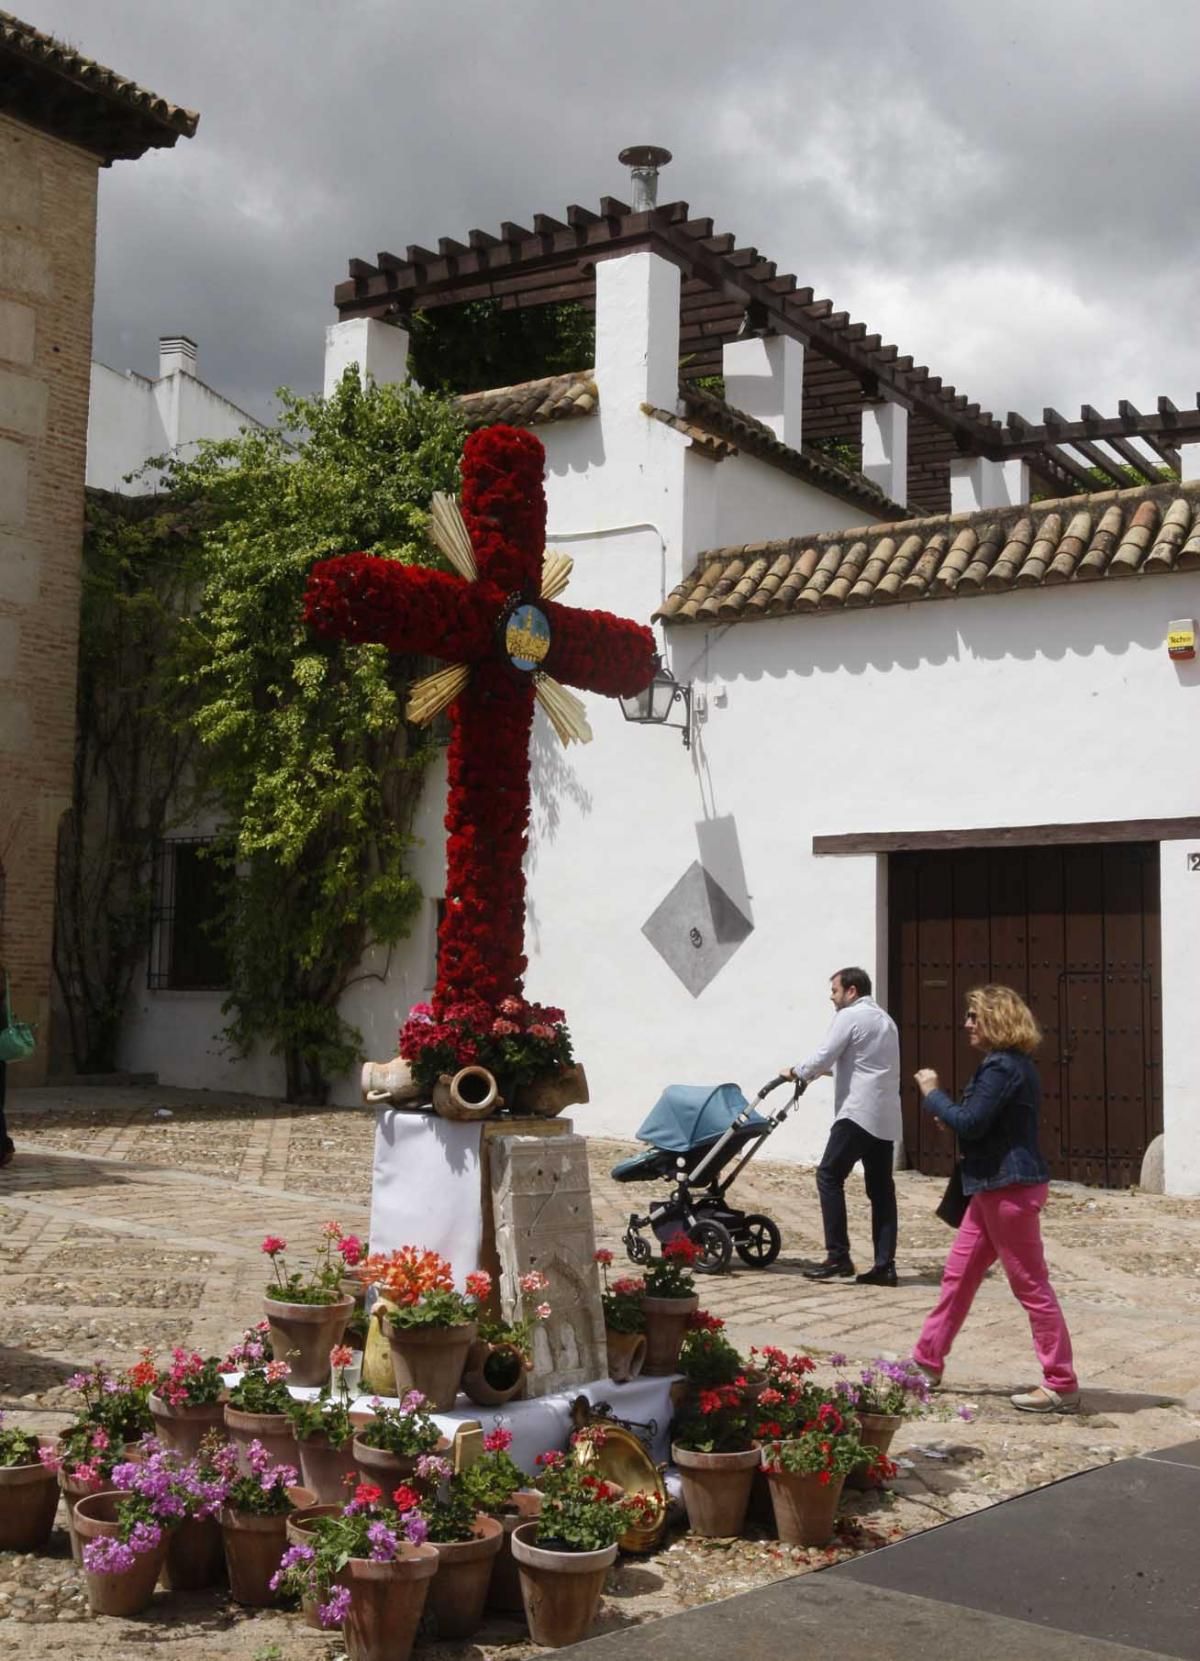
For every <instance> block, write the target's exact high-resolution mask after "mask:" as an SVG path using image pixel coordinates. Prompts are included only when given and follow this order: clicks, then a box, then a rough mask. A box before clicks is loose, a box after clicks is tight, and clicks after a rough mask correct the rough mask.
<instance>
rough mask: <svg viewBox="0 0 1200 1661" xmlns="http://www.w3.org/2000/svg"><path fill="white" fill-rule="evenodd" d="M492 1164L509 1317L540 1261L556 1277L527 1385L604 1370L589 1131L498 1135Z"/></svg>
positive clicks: (542, 1387) (546, 1387) (577, 1380)
mask: <svg viewBox="0 0 1200 1661" xmlns="http://www.w3.org/2000/svg"><path fill="white" fill-rule="evenodd" d="M490 1168H491V1188H492V1207H493V1214H494V1217H495V1227H496V1251H497V1256H498V1258H499V1263H500V1303H501V1308H502V1310H503V1312H504V1315H505V1317H506V1318H507V1319H514V1318H516V1317H517V1316H518V1315H519V1314H520V1312H521V1291H520V1277H521V1276H522V1275H524V1274H528V1272H529V1271H530V1270H531V1269H540V1270H541V1271H542V1273H543V1274H545V1275H547V1276H548V1277H549V1280H550V1286H549V1289H548V1291H547V1292H546V1293H545V1294H544V1295H545V1299H546V1301H547V1302H548V1303H549V1305H550V1308H551V1311H552V1313H551V1315H550V1318H549V1319H548V1320H546V1321H539V1322H538V1323H537V1324H536V1326H535V1329H534V1335H533V1370H532V1372H531V1373H530V1375H529V1385H528V1393H529V1394H530V1395H531V1396H546V1395H550V1394H551V1393H552V1392H554V1391H556V1390H569V1389H573V1388H575V1387H576V1386H577V1385H580V1384H586V1383H589V1382H590V1381H591V1380H593V1379H597V1378H604V1377H605V1376H606V1375H607V1372H608V1360H607V1353H606V1349H605V1342H604V1309H603V1306H602V1305H601V1302H600V1277H599V1274H598V1272H597V1269H596V1263H595V1251H596V1230H595V1223H594V1221H593V1218H592V1193H591V1187H590V1185H589V1181H588V1166H587V1144H586V1141H585V1139H584V1138H583V1137H582V1136H571V1135H567V1136H555V1137H549V1138H547V1137H541V1136H537V1137H532V1136H496V1137H495V1138H494V1139H493V1140H492V1143H491V1159H490Z"/></svg>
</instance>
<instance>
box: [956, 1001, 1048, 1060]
mask: <svg viewBox="0 0 1200 1661" xmlns="http://www.w3.org/2000/svg"><path fill="white" fill-rule="evenodd" d="M967 1009H968V1010H969V1011H970V1013H971V1014H972V1015H973V1016H974V1017H975V1030H976V1032H977V1033H978V1034H979V1036H980V1038H981V1039H982V1041H983V1047H984V1049H985V1050H1024V1051H1025V1054H1026V1055H1032V1054H1033V1052H1034V1050H1036V1049H1037V1047H1038V1045H1039V1044H1040V1043H1041V1041H1042V1029H1041V1028H1040V1027H1039V1026H1038V1024H1037V1022H1036V1021H1035V1020H1034V1018H1033V1011H1032V1010H1031V1009H1030V1008H1029V1005H1028V1004H1027V1003H1026V1002H1025V1000H1024V999H1023V998H1020V997H1018V995H1017V994H1016V993H1015V992H1014V991H1013V989H1012V987H1011V986H977V987H976V988H975V990H974V991H973V992H968V993H967Z"/></svg>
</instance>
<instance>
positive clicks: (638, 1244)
mask: <svg viewBox="0 0 1200 1661" xmlns="http://www.w3.org/2000/svg"><path fill="white" fill-rule="evenodd" d="M625 1254H626V1256H627V1257H628V1258H629V1261H630V1262H631V1263H649V1261H650V1258H651V1257H652V1255H653V1252H652V1249H651V1246H650V1242H649V1240H647V1239H646V1238H645V1237H644V1236H643V1235H641V1234H635V1233H634V1231H633V1230H632V1229H627V1230H626V1232H625Z"/></svg>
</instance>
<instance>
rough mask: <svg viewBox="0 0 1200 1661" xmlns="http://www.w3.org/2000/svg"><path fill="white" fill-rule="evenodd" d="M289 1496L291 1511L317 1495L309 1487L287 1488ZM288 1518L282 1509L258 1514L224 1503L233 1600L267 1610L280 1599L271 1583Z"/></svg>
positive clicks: (223, 1521)
mask: <svg viewBox="0 0 1200 1661" xmlns="http://www.w3.org/2000/svg"><path fill="white" fill-rule="evenodd" d="M288 1497H289V1499H290V1500H291V1502H292V1507H293V1509H294V1510H301V1509H303V1508H304V1507H307V1506H310V1505H315V1504H316V1495H315V1494H314V1493H313V1492H312V1491H311V1489H308V1488H289V1489H288ZM287 1518H288V1514H287V1512H285V1511H281V1512H277V1513H276V1514H275V1515H274V1516H270V1517H260V1516H257V1515H256V1514H255V1513H254V1512H252V1511H235V1510H233V1509H232V1508H231V1507H228V1506H227V1507H226V1508H225V1510H224V1511H222V1512H221V1534H222V1536H223V1538H224V1542H225V1563H226V1566H227V1568H228V1570H229V1595H230V1597H231V1598H232V1599H233V1601H234V1602H235V1603H245V1604H249V1605H251V1607H253V1608H256V1609H266V1608H269V1607H270V1605H271V1604H274V1603H278V1602H279V1593H278V1592H273V1591H272V1590H271V1585H270V1582H271V1576H272V1575H273V1574H274V1573H275V1570H276V1569H277V1568H278V1567H279V1559H280V1558H281V1557H282V1556H283V1553H284V1548H285V1546H286V1544H287Z"/></svg>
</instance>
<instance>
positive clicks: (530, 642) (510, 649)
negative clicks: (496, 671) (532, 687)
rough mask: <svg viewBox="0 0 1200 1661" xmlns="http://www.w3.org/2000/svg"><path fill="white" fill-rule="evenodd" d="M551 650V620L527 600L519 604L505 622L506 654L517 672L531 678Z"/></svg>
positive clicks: (517, 603)
mask: <svg viewBox="0 0 1200 1661" xmlns="http://www.w3.org/2000/svg"><path fill="white" fill-rule="evenodd" d="M549 650H550V620H549V618H548V617H547V616H546V613H545V612H544V611H541V610H540V609H539V608H538V607H537V606H535V605H533V604H532V603H531V602H530V601H528V600H518V601H517V602H516V604H515V605H514V606H513V609H512V610H511V611H510V612H509V614H508V616H507V617H506V618H505V620H504V651H505V655H506V656H507V658H508V661H509V662H510V663H511V664H512V666H513V668H514V669H519V670H520V671H521V672H522V673H523V674H526V675H530V674H532V673H533V671H534V670H535V669H540V668H541V666H542V663H543V661H544V659H545V657H546V653H547V652H548V651H549Z"/></svg>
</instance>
